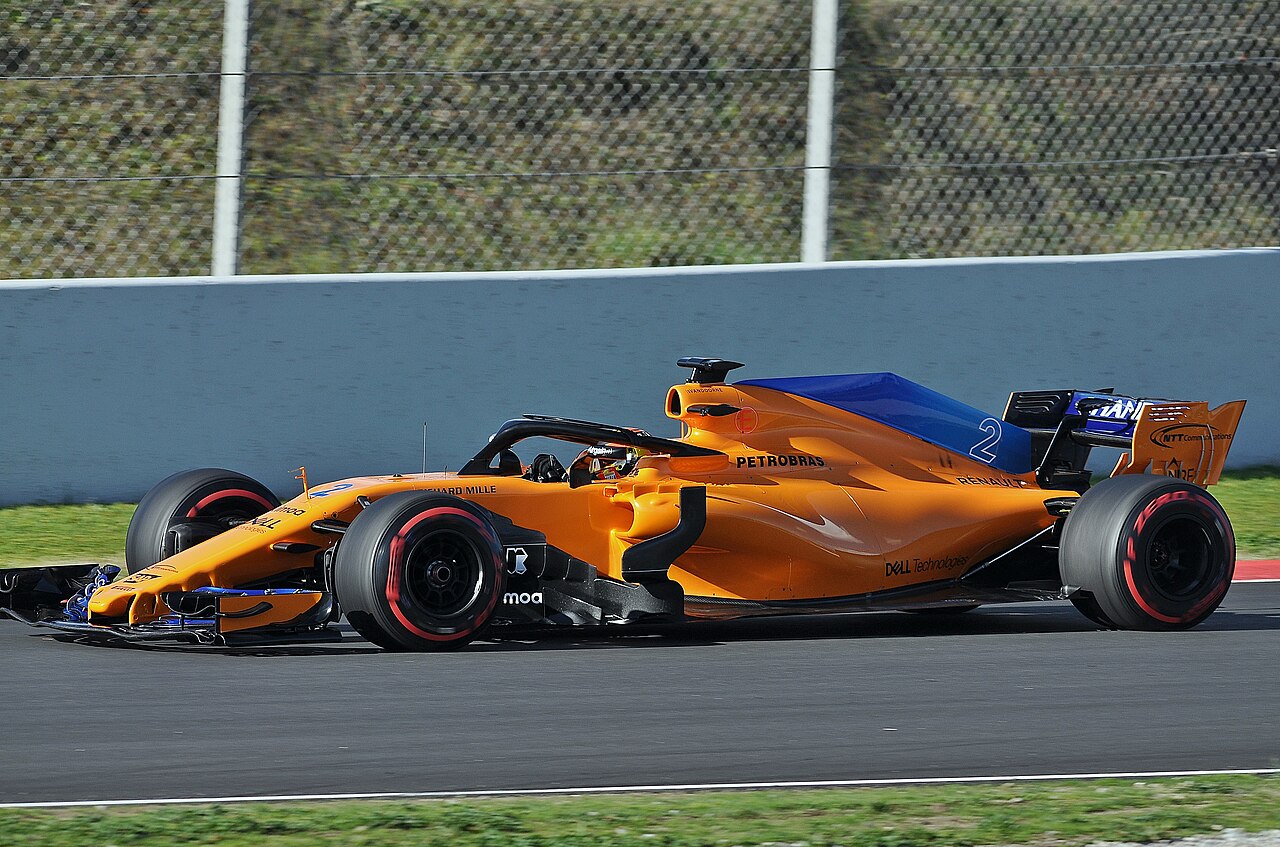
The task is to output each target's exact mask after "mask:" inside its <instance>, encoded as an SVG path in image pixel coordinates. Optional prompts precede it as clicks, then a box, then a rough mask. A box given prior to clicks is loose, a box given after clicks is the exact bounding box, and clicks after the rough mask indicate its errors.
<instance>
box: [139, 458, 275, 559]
mask: <svg viewBox="0 0 1280 847" xmlns="http://www.w3.org/2000/svg"><path fill="white" fill-rule="evenodd" d="M279 505H280V499H279V498H278V497H276V495H274V494H272V493H271V491H270V489H268V488H267V487H266V486H265V485H263V484H262V483H260V482H258V481H257V480H254V479H251V478H249V477H247V476H245V475H244V474H242V473H236V472H235V471H228V470H224V469H222V468H196V469H195V470H190V471H181V472H179V473H176V474H174V475H173V476H171V477H168V478H166V479H163V480H161V481H160V482H158V483H156V484H155V485H154V486H153V487H152V489H151V490H150V491H148V492H147V493H146V496H144V497H143V498H142V502H140V503H138V508H137V509H136V510H134V513H133V518H132V519H130V521H129V531H128V532H127V533H126V535H125V541H124V563H125V571H127V572H128V573H137V572H138V571H140V570H142V569H143V568H149V567H151V566H152V565H154V564H155V563H156V562H159V561H161V560H162V559H165V558H167V555H166V553H167V551H166V537H167V535H168V533H169V530H170V529H171V528H172V527H173V526H175V525H177V524H180V523H184V522H188V521H195V520H198V521H201V522H205V523H208V524H210V525H211V526H212V527H213V529H214V531H215V532H216V531H222V532H225V531H226V530H228V529H230V528H231V527H232V526H234V525H235V524H236V523H237V522H239V521H247V520H251V519H253V518H256V517H258V515H261V514H264V513H265V512H269V511H271V510H272V509H274V508H275V507H276V506H279ZM218 527H221V530H218V529H217V528H218Z"/></svg>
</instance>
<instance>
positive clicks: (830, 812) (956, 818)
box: [0, 776, 1280, 847]
mask: <svg viewBox="0 0 1280 847" xmlns="http://www.w3.org/2000/svg"><path fill="white" fill-rule="evenodd" d="M1227 828H1229V829H1239V830H1245V831H1251V832H1256V831H1262V830H1271V829H1280V779H1276V778H1275V777H1259V776H1221V777H1194V778H1173V779H1153V780H1146V781H1128V780H1099V781H1091V780H1086V781H1073V782H1042V783H1017V784H995V785H952V786H911V787H892V788H860V789H824V790H803V791H741V792H708V793H690V794H636V795H610V796H585V797H536V798H534V797H524V798H502V799H479V800H475V799H467V800H444V801H442V800H423V801H336V802H297V803H246V804H236V805H202V806H165V807H154V806H153V807H123V808H120V807H114V808H106V807H97V808H88V809H70V810H58V809H54V810H44V809H42V810H26V809H22V810H0V843H4V844H7V845H30V847H44V845H49V847H53V845H59V846H60V845H66V844H97V845H108V844H114V845H121V847H124V845H129V847H134V846H135V845H136V847H149V845H157V847H159V845H164V847H171V845H173V844H184V845H204V844H210V845H212V844H217V845H221V847H240V845H244V847H249V845H254V847H303V845H312V844H344V845H347V844H350V845H387V847H400V846H401V845H403V847H410V845H412V847H423V845H441V847H446V845H447V847H721V845H723V847H730V845H742V847H747V845H774V846H775V847H776V846H777V845H784V844H785V845H807V847H820V845H843V846H844V847H917V845H918V847H942V846H943V845H947V846H948V847H952V846H954V847H970V846H971V845H994V844H1010V845H1017V844H1025V845H1053V847H1072V845H1084V844H1089V843H1091V842H1095V841H1101V840H1110V841H1114V840H1123V841H1140V842H1149V841H1157V840H1161V839H1168V838H1177V837H1182V836H1188V835H1198V834H1207V833H1212V832H1215V831H1220V830H1222V829H1227Z"/></svg>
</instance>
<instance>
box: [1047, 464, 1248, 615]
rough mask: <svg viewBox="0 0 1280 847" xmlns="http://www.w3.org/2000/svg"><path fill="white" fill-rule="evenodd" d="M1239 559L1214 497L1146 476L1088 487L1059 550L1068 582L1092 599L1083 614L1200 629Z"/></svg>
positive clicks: (1228, 583) (1174, 481)
mask: <svg viewBox="0 0 1280 847" xmlns="http://www.w3.org/2000/svg"><path fill="white" fill-rule="evenodd" d="M1235 561H1236V548H1235V536H1234V534H1233V533H1232V531H1231V522H1230V521H1229V520H1228V519H1227V513H1226V512H1225V511H1224V510H1223V508H1222V506H1221V505H1220V504H1219V503H1218V501H1217V500H1215V499H1214V498H1213V495H1211V494H1210V493H1209V492H1208V491H1205V490H1204V489H1203V488H1200V487H1198V486H1195V485H1191V484H1189V483H1186V482H1182V481H1181V480H1177V479H1172V478H1170V477H1163V476H1152V475H1148V474H1140V475H1132V476H1120V477H1115V478H1113V479H1108V480H1106V481H1104V482H1102V483H1099V484H1098V485H1096V486H1094V487H1093V488H1091V489H1090V490H1089V491H1087V492H1086V493H1085V494H1084V495H1083V496H1082V497H1081V498H1080V500H1079V502H1077V503H1076V505H1075V507H1074V508H1073V509H1072V510H1071V513H1070V514H1069V515H1068V516H1067V522H1066V526H1065V527H1064V528H1063V532H1062V544H1061V548H1060V551H1059V564H1060V567H1061V572H1062V581H1063V584H1064V585H1066V586H1070V587H1072V588H1074V589H1077V590H1078V591H1083V592H1088V595H1089V596H1090V597H1091V599H1092V603H1089V604H1088V605H1087V606H1086V608H1085V609H1083V611H1084V612H1085V614H1086V615H1089V617H1091V618H1093V620H1094V621H1095V622H1097V623H1100V624H1101V625H1103V626H1106V625H1107V624H1110V625H1112V626H1115V627H1117V628H1120V629H1150V630H1167V629H1188V628H1190V627H1193V626H1195V625H1196V624H1198V623H1200V622H1201V621H1203V620H1204V619H1205V618H1207V617H1208V616H1209V615H1210V614H1212V613H1213V611H1214V610H1215V609H1216V608H1218V605H1219V604H1220V603H1221V602H1222V598H1223V597H1225V596H1226V593H1227V589H1228V588H1229V587H1230V586H1231V577H1232V575H1233V574H1234V572H1235ZM1080 599H1081V600H1082V601H1083V600H1084V598H1083V597H1081V598H1080ZM1079 606H1080V603H1077V607H1079ZM1095 606H1096V610H1095V609H1094V607H1095ZM1090 611H1096V613H1097V616H1095V615H1092V614H1090Z"/></svg>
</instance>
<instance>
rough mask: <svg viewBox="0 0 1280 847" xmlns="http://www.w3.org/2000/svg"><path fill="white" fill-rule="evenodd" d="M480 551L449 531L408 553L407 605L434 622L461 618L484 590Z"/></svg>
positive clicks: (432, 535) (438, 533)
mask: <svg viewBox="0 0 1280 847" xmlns="http://www.w3.org/2000/svg"><path fill="white" fill-rule="evenodd" d="M481 570H482V569H481V565H480V551H479V550H478V549H477V548H476V545H475V544H474V543H472V541H471V540H470V539H468V538H467V537H465V536H464V535H462V534H460V533H457V532H453V531H452V530H436V531H435V532H432V533H430V534H429V535H427V536H426V537H424V538H423V539H422V540H420V541H418V542H417V543H416V544H414V545H413V547H411V548H410V549H409V552H408V555H407V556H406V557H405V577H404V580H405V588H406V589H407V593H408V595H409V599H410V601H411V602H412V603H413V604H414V605H415V606H417V607H418V608H420V609H422V611H424V612H426V613H427V614H428V615H430V616H432V617H433V618H440V619H449V618H458V617H462V616H464V615H465V614H466V613H467V612H468V610H470V609H471V607H472V606H474V605H475V604H476V601H477V600H479V598H480V591H481V589H482V588H483V579H482V577H481Z"/></svg>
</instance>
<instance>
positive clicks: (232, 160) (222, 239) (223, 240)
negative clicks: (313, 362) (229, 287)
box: [212, 0, 249, 276]
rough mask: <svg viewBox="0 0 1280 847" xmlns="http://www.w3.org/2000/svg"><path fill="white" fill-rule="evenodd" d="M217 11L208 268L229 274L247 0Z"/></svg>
mask: <svg viewBox="0 0 1280 847" xmlns="http://www.w3.org/2000/svg"><path fill="white" fill-rule="evenodd" d="M222 14H223V20H222V88H221V90H220V92H219V95H218V170H217V174H218V178H217V180H215V182H216V183H217V188H216V189H215V194H214V200H213V268H212V273H213V275H214V276H231V275H232V274H235V273H237V272H238V271H239V259H240V167H241V162H242V161H243V156H242V149H241V145H242V144H243V142H244V83H245V71H246V69H247V67H248V57H249V0H226V6H225V7H224V10H223V13H222Z"/></svg>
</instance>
